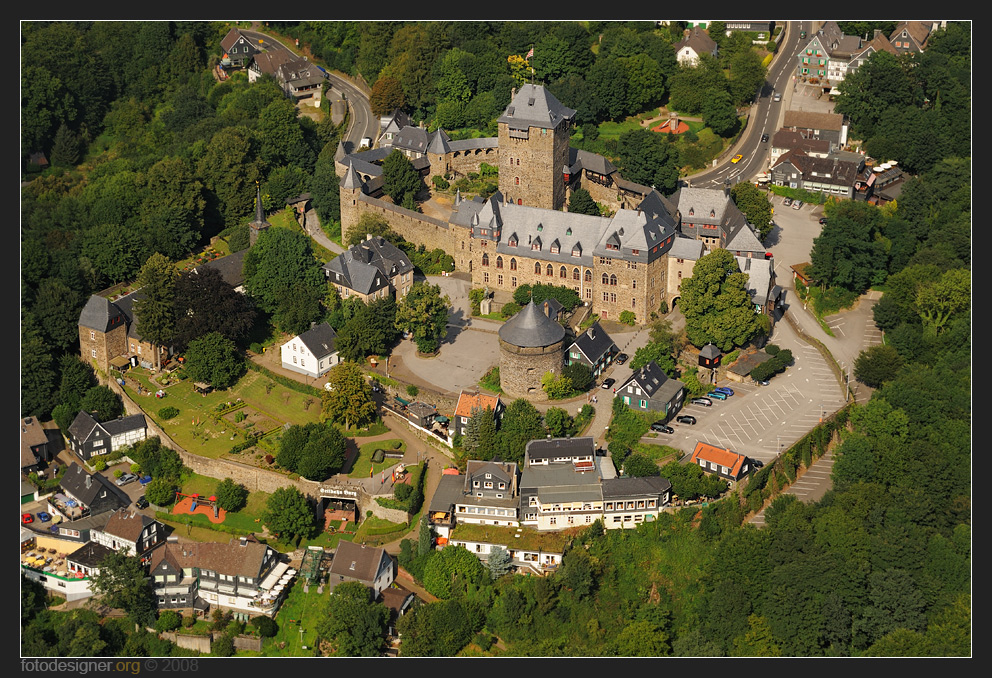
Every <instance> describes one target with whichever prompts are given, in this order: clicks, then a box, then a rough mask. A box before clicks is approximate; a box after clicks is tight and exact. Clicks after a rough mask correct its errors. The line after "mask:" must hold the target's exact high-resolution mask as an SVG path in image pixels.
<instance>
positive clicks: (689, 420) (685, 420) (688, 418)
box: [675, 414, 696, 424]
mask: <svg viewBox="0 0 992 678" xmlns="http://www.w3.org/2000/svg"><path fill="white" fill-rule="evenodd" d="M675 421H677V422H679V423H680V424H695V423H696V418H695V417H694V416H692V415H691V414H680V415H679V416H677V417H675Z"/></svg>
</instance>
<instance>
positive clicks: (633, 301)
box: [630, 297, 637, 308]
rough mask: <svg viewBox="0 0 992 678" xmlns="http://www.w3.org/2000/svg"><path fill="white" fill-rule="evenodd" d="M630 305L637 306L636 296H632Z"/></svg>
mask: <svg viewBox="0 0 992 678" xmlns="http://www.w3.org/2000/svg"><path fill="white" fill-rule="evenodd" d="M630 307H631V308H637V297H634V298H633V299H631V300H630Z"/></svg>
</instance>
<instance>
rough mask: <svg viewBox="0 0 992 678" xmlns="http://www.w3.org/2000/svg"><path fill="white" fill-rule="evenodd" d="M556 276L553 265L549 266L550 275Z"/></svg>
mask: <svg viewBox="0 0 992 678" xmlns="http://www.w3.org/2000/svg"><path fill="white" fill-rule="evenodd" d="M554 274H555V269H554V268H552V267H551V264H548V275H549V276H552V275H554Z"/></svg>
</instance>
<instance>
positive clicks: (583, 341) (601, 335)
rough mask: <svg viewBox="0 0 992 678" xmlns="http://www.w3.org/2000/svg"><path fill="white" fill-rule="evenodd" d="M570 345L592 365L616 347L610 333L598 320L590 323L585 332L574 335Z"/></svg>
mask: <svg viewBox="0 0 992 678" xmlns="http://www.w3.org/2000/svg"><path fill="white" fill-rule="evenodd" d="M572 346H574V347H575V348H577V349H578V350H580V351H581V352H582V355H584V356H585V357H586V360H588V361H589V362H590V363H592V364H593V365H595V364H596V363H597V362H599V360H600V358H602V357H603V356H604V355H606V354H607V353H609V352H610V351H612V350H613V349H615V348H616V344H615V343H614V342H613V339H611V338H610V335H609V334H607V333H606V331H605V330H604V329H603V328H602V327H600V326H599V321H598V320H597V321H596V322H594V323H593V324H592V325H590V326H589V328H588V329H587V330H586V331H585V332H583V333H582V334H580V335H579V336H577V337H575V341H574V342H572ZM572 346H570V347H569V348H568V350H569V351H571V350H572Z"/></svg>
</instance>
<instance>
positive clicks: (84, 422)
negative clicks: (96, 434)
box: [69, 410, 100, 441]
mask: <svg viewBox="0 0 992 678" xmlns="http://www.w3.org/2000/svg"><path fill="white" fill-rule="evenodd" d="M98 426H100V423H99V422H98V421H97V420H96V419H94V418H93V417H92V416H91V415H90V413H89V412H86V411H84V410H80V411H79V414H77V415H76V418H75V419H73V420H72V423H71V424H69V435H70V436H71V437H73V438H75V439H76V440H79V441H83V440H86V439H87V438H89V437H90V434H91V433H93V430H94V429H96V428H97V427H98Z"/></svg>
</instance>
